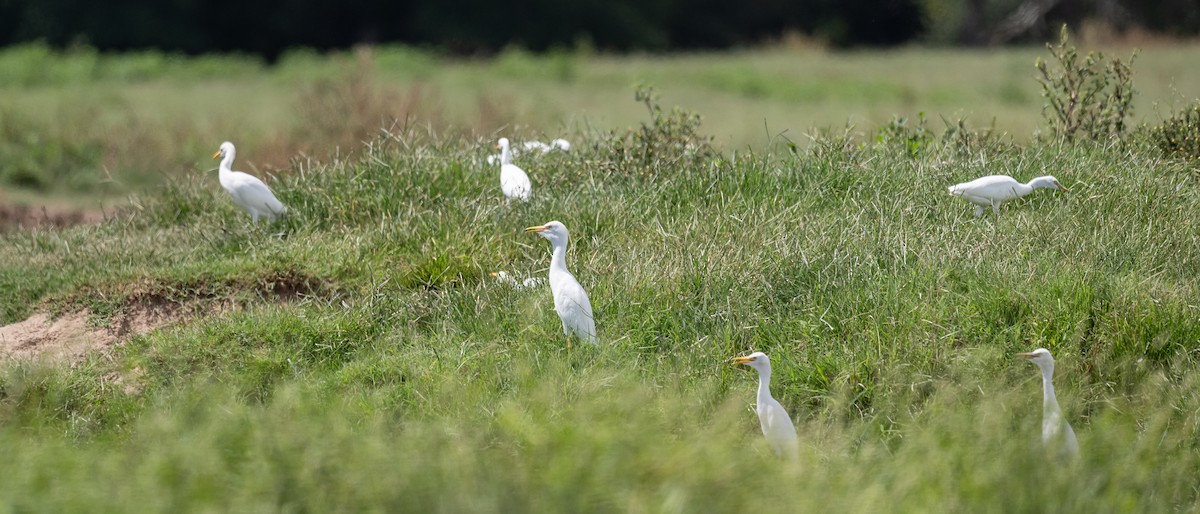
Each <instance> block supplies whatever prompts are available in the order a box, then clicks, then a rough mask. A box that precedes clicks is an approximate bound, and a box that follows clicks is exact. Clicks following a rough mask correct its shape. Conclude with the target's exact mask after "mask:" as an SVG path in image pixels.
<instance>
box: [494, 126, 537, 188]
mask: <svg viewBox="0 0 1200 514" xmlns="http://www.w3.org/2000/svg"><path fill="white" fill-rule="evenodd" d="M496 146H497V147H499V148H500V190H501V191H504V196H506V197H508V198H510V199H517V200H520V201H522V202H528V201H529V194H530V193H531V192H532V191H533V184H531V183H530V182H529V175H526V174H525V170H523V169H521V168H519V167H517V165H515V164H513V163H512V152H511V150H509V147H508V138H506V137H502V138H500V141H499V143H498V144H497V145H496Z"/></svg>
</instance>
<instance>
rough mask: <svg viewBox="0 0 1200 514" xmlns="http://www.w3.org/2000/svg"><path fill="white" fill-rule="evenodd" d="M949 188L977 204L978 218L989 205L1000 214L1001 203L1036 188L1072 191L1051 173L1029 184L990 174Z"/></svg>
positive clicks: (952, 193) (976, 213)
mask: <svg viewBox="0 0 1200 514" xmlns="http://www.w3.org/2000/svg"><path fill="white" fill-rule="evenodd" d="M948 189H949V190H950V194H951V195H953V196H960V197H962V198H963V199H964V200H966V201H968V202H971V203H972V204H975V217H976V218H978V217H979V216H981V215H983V211H984V210H985V209H987V208H988V207H991V208H992V212H994V213H995V214H996V215H997V216H998V215H1000V204H1003V203H1004V202H1007V201H1009V200H1015V199H1017V198H1021V197H1023V196H1025V195H1027V194H1029V193H1032V192H1033V190H1034V189H1057V190H1059V191H1063V192H1070V191H1071V190H1070V189H1067V188H1065V187H1063V185H1062V184H1059V183H1058V179H1056V178H1054V177H1051V176H1050V175H1046V176H1043V177H1038V178H1035V179H1033V180H1030V181H1029V183H1028V184H1022V183H1020V182H1017V180H1016V179H1014V178H1012V177H1010V176H1008V175H990V176H987V177H983V178H977V179H975V180H972V181H970V182H963V183H962V184H955V185H953V186H950V187H949V188H948Z"/></svg>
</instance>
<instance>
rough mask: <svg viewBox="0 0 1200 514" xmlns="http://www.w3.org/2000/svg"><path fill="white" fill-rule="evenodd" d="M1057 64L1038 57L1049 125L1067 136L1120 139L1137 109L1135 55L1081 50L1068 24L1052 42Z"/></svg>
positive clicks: (1053, 54)
mask: <svg viewBox="0 0 1200 514" xmlns="http://www.w3.org/2000/svg"><path fill="white" fill-rule="evenodd" d="M1046 48H1047V49H1048V50H1050V54H1051V56H1052V57H1053V60H1054V61H1055V62H1056V63H1057V64H1058V66H1057V69H1054V70H1051V69H1050V67H1049V66H1048V65H1047V64H1046V61H1044V60H1042V59H1041V58H1038V60H1037V64H1036V65H1035V66H1036V67H1037V70H1038V72H1039V73H1040V76H1039V77H1038V79H1037V80H1038V83H1040V84H1041V85H1042V96H1045V97H1046V105H1045V107H1044V108H1043V109H1042V113H1043V115H1045V117H1046V123H1047V124H1049V126H1050V130H1051V131H1052V132H1053V133H1054V134H1056V135H1058V136H1059V137H1061V138H1064V139H1066V140H1067V141H1074V140H1075V139H1076V137H1077V136H1082V137H1086V138H1088V139H1092V140H1106V139H1114V138H1115V139H1121V138H1122V137H1123V136H1124V135H1125V132H1126V129H1127V128H1128V124H1127V123H1126V121H1125V120H1126V119H1127V118H1129V117H1130V116H1132V115H1133V93H1134V89H1133V68H1132V66H1133V59H1134V58H1135V57H1136V56H1137V54H1136V53H1135V54H1134V55H1131V56H1130V57H1129V62H1128V63H1126V62H1124V61H1122V60H1120V59H1112V60H1111V61H1107V62H1106V59H1105V57H1104V54H1101V53H1099V52H1088V54H1087V56H1086V57H1084V58H1083V60H1082V61H1081V60H1080V59H1079V52H1078V50H1077V49H1076V48H1075V47H1074V46H1070V45H1068V44H1067V27H1066V25H1063V28H1062V31H1061V32H1060V35H1059V40H1058V44H1057V45H1052V44H1049V43H1047V44H1046Z"/></svg>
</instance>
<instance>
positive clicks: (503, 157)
mask: <svg viewBox="0 0 1200 514" xmlns="http://www.w3.org/2000/svg"><path fill="white" fill-rule="evenodd" d="M500 164H501V165H504V164H512V153H510V152H509V150H508V145H504V146H501V147H500Z"/></svg>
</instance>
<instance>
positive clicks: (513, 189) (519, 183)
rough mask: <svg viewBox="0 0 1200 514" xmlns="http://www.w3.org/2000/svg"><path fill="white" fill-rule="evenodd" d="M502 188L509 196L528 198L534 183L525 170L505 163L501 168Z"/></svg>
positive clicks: (505, 194)
mask: <svg viewBox="0 0 1200 514" xmlns="http://www.w3.org/2000/svg"><path fill="white" fill-rule="evenodd" d="M500 190H501V191H503V192H504V196H507V197H509V198H517V199H521V200H528V199H529V193H530V192H532V191H533V184H532V183H530V182H529V175H526V174H525V170H523V169H521V168H519V167H517V166H515V165H512V164H505V165H504V166H502V167H501V168H500Z"/></svg>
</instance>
